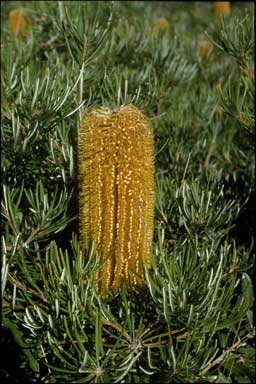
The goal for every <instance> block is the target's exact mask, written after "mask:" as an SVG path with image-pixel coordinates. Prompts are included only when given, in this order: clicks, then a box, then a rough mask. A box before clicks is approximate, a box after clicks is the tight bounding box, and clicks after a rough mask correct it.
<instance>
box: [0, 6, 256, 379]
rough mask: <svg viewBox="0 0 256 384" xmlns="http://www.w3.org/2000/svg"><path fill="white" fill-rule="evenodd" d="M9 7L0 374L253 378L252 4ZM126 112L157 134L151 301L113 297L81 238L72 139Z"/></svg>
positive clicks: (4, 59)
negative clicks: (85, 118) (88, 115)
mask: <svg viewBox="0 0 256 384" xmlns="http://www.w3.org/2000/svg"><path fill="white" fill-rule="evenodd" d="M13 9H19V10H20V11H22V13H23V14H24V17H26V20H28V23H29V26H30V28H29V30H28V31H27V33H26V34H25V35H24V34H20V35H19V34H18V33H16V34H13V33H12V31H11V30H10V29H9V22H8V16H9V12H10V11H11V10H13ZM1 10H2V12H1V19H2V28H3V29H2V31H3V33H2V50H1V64H2V65H1V68H2V69H1V80H2V81H1V96H2V121H1V122H2V124H1V127H2V131H1V137H2V141H1V145H2V147H1V148H2V159H1V169H2V224H1V225H2V227H1V228H2V284H1V289H2V290H1V292H2V331H1V332H2V335H3V341H4V343H2V345H1V353H2V354H3V356H5V357H6V358H7V359H9V362H8V363H7V362H6V364H5V365H4V367H3V368H2V369H1V378H2V379H5V380H7V379H8V380H9V381H10V382H13V383H17V382H26V383H27V382H32V383H33V382H41V383H58V382H76V383H79V382H83V383H84V382H95V383H96V382H102V383H106V382H111V383H123V382H125V383H126V382H127V383H131V382H132V383H142V382H143V383H150V382H154V383H155V382H156V383H158V382H159V383H183V382H191V383H194V382H212V383H223V382H234V383H236V382H246V383H250V382H254V375H255V359H254V353H253V350H254V348H255V340H254V338H255V328H254V325H253V320H252V306H253V301H254V296H253V285H252V280H253V278H254V277H255V270H254V268H253V262H254V257H255V252H254V235H255V222H254V214H255V211H254V209H255V208H254V207H255V187H254V181H255V177H254V170H255V169H254V160H255V158H254V141H253V138H254V135H255V133H254V124H255V123H254V74H253V72H254V30H253V28H254V19H253V11H254V5H253V3H251V4H249V9H247V10H244V7H243V6H242V5H241V3H232V8H231V14H230V16H228V17H226V18H225V19H222V20H220V21H219V22H216V20H215V19H214V17H213V4H212V3H211V2H184V6H183V7H180V3H177V2H169V3H167V2H136V1H135V2H129V1H126V2H119V1H117V2H99V1H94V2H77V1H75V2H61V1H60V2H51V1H41V2H35V1H31V2H19V1H10V2H2V3H1ZM163 17H164V18H165V19H166V20H167V22H168V23H169V28H168V29H166V31H163V30H161V29H158V30H155V31H154V33H150V30H151V29H152V27H153V26H154V25H155V21H154V18H163ZM206 39H208V41H210V42H211V44H212V46H213V49H212V52H211V59H210V60H207V61H206V60H203V59H202V57H201V56H200V53H199V49H198V47H199V45H200V42H201V41H205V40H206ZM129 103H133V104H135V105H136V106H137V107H138V108H139V109H142V110H143V111H144V112H145V114H146V115H147V116H148V117H149V120H150V122H151V125H152V128H153V131H154V137H155V167H156V173H155V183H156V198H155V230H154V241H153V255H152V262H153V268H152V269H149V270H145V276H146V281H147V285H146V287H145V290H144V291H143V292H142V293H141V294H135V293H133V292H130V291H129V289H128V288H127V289H126V288H123V289H122V290H121V291H120V292H119V293H117V294H115V295H114V294H112V295H110V296H108V297H106V298H102V297H101V296H100V295H99V294H98V293H97V290H96V287H95V285H94V279H93V277H94V276H95V274H96V273H97V270H98V268H99V264H98V263H97V259H95V257H94V244H93V243H89V241H87V242H86V243H85V244H84V246H83V247H81V245H80V243H79V239H78V238H77V233H78V218H77V216H78V204H77V200H78V190H79V185H78V183H77V138H78V132H79V126H80V121H81V117H82V115H83V113H84V111H85V110H86V109H87V108H91V107H99V106H105V107H110V108H112V107H117V106H121V105H123V104H129ZM99 257H100V255H99ZM13 351H15V354H14V353H13ZM12 358H13V365H10V359H12ZM2 361H4V358H2ZM14 365H15V366H14Z"/></svg>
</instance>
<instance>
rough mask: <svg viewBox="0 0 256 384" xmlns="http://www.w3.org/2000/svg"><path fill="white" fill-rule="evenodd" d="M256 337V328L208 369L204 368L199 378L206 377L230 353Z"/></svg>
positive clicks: (228, 349)
mask: <svg viewBox="0 0 256 384" xmlns="http://www.w3.org/2000/svg"><path fill="white" fill-rule="evenodd" d="M255 335H256V328H255V327H254V328H252V330H251V332H250V333H248V334H247V335H246V336H244V337H242V339H240V340H238V341H237V342H236V343H234V344H233V345H231V347H229V348H227V349H226V350H225V351H224V352H223V353H222V354H221V355H220V356H219V357H217V359H215V360H214V361H213V362H212V363H210V364H208V365H207V367H206V368H204V369H203V370H202V371H201V372H200V373H199V378H202V376H205V375H206V374H207V372H208V371H209V370H210V369H212V368H213V367H214V366H215V365H217V364H219V363H221V362H222V361H223V360H224V359H225V357H226V356H227V355H228V354H229V353H230V352H234V351H235V350H237V349H238V348H240V347H241V345H242V344H243V343H244V342H246V341H247V340H248V339H252V338H253V337H255Z"/></svg>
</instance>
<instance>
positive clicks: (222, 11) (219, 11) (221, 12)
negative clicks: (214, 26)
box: [214, 1, 230, 19]
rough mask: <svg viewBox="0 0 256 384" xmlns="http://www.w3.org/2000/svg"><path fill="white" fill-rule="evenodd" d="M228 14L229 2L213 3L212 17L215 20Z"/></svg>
mask: <svg viewBox="0 0 256 384" xmlns="http://www.w3.org/2000/svg"><path fill="white" fill-rule="evenodd" d="M229 14H230V2H229V1H214V16H215V18H216V19H221V18H222V17H225V16H228V15H229Z"/></svg>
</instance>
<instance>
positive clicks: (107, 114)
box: [79, 105, 154, 292]
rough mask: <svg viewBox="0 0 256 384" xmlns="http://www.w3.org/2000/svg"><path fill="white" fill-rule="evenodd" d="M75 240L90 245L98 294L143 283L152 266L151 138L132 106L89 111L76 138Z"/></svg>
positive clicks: (152, 169) (144, 118) (152, 196)
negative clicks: (96, 259) (96, 265)
mask: <svg viewBox="0 0 256 384" xmlns="http://www.w3.org/2000/svg"><path fill="white" fill-rule="evenodd" d="M79 176H80V195H79V205H80V206H79V216H80V217H79V223H80V224H79V225H80V238H81V241H82V242H83V239H84V237H87V238H88V239H89V241H94V247H95V255H96V251H98V252H97V254H99V255H100V256H99V262H100V261H101V260H103V259H105V263H103V265H102V267H101V268H100V269H99V272H98V276H97V280H98V283H97V286H98V289H99V291H101V292H104V291H105V290H106V289H108V290H110V291H112V292H117V291H118V289H119V288H120V287H121V286H122V285H125V286H127V287H130V288H137V287H139V286H141V285H143V282H144V270H143V266H144V265H145V266H147V267H150V265H151V245H152V237H153V216H154V151H153V135H152V132H151V129H150V126H149V123H148V121H147V119H146V117H145V115H144V114H143V113H141V112H140V111H139V110H138V109H137V108H136V107H135V106H133V105H127V106H121V107H120V108H119V109H117V110H110V109H107V108H103V107H102V108H99V109H95V110H91V111H90V112H88V113H87V114H86V115H85V116H84V118H83V120H82V123H81V128H80V137H79Z"/></svg>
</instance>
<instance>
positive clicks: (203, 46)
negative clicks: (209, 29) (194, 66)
mask: <svg viewBox="0 0 256 384" xmlns="http://www.w3.org/2000/svg"><path fill="white" fill-rule="evenodd" d="M198 50H199V56H200V57H201V59H202V60H203V61H205V62H207V61H209V60H210V58H211V57H212V52H213V45H212V43H211V42H210V41H201V42H200V43H199V45H198Z"/></svg>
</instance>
